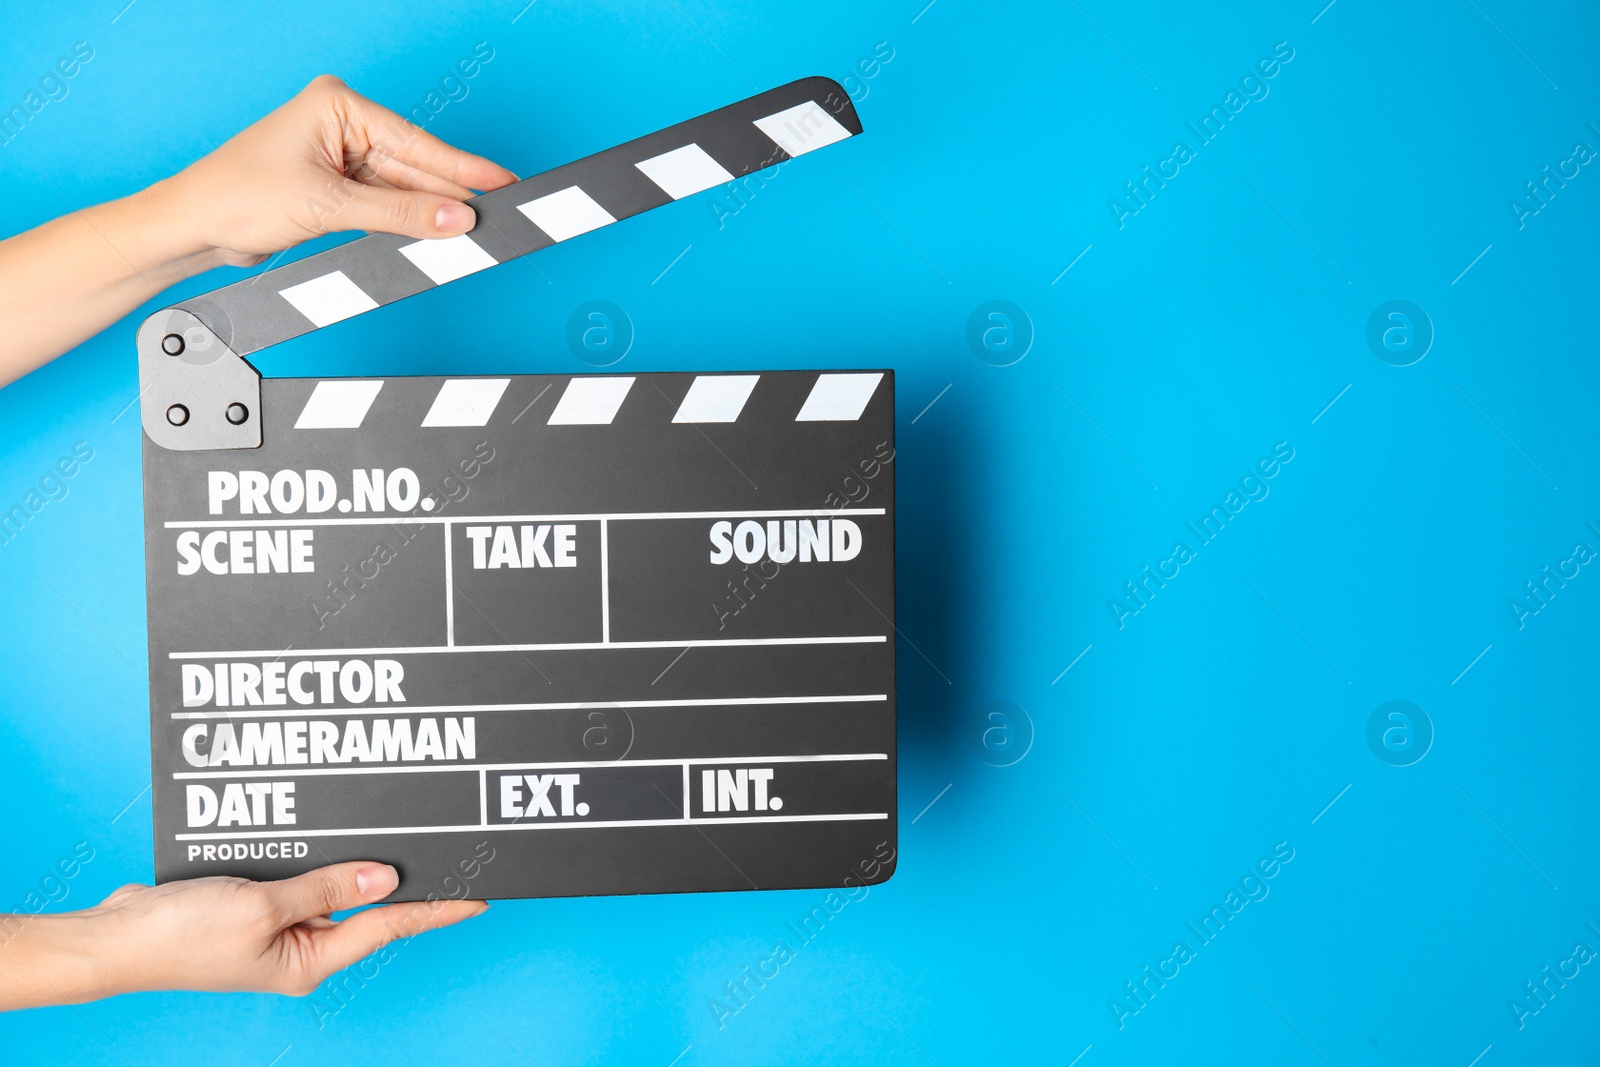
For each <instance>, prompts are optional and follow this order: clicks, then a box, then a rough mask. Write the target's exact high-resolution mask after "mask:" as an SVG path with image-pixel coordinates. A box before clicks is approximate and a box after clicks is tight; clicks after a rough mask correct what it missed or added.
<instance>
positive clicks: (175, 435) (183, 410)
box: [138, 308, 261, 452]
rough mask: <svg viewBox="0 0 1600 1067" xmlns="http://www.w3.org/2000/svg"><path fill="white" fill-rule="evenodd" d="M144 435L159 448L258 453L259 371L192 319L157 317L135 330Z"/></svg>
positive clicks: (183, 314) (169, 312)
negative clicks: (137, 334)
mask: <svg viewBox="0 0 1600 1067" xmlns="http://www.w3.org/2000/svg"><path fill="white" fill-rule="evenodd" d="M138 348H139V397H140V404H139V407H140V412H141V415H142V418H143V422H144V432H145V433H146V434H147V435H149V437H150V440H152V441H154V442H155V443H156V444H158V445H160V446H161V447H162V448H167V449H171V450H172V451H174V452H199V451H203V450H207V449H221V448H260V447H261V373H260V372H259V371H257V370H256V369H255V368H254V367H252V366H251V365H250V364H249V363H247V362H246V361H245V359H244V357H243V356H240V355H238V354H236V353H235V352H234V351H233V349H231V348H229V347H228V346H227V345H226V344H224V343H223V342H222V340H221V339H220V338H218V337H217V335H216V334H215V333H214V332H213V331H212V329H211V327H209V326H207V325H206V324H205V323H203V322H201V321H200V320H199V319H198V318H196V317H195V316H194V315H193V314H191V313H190V312H187V311H183V310H181V309H179V308H167V309H166V310H165V311H158V312H156V313H155V314H154V315H151V316H150V317H149V318H148V319H146V320H145V321H144V325H142V326H140V327H139V339H138Z"/></svg>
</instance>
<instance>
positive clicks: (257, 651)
mask: <svg viewBox="0 0 1600 1067" xmlns="http://www.w3.org/2000/svg"><path fill="white" fill-rule="evenodd" d="M885 640H886V639H885V637H884V635H883V634H876V635H874V634H863V635H861V636H859V637H725V638H723V639H722V640H720V641H717V640H711V641H569V642H566V643H564V644H553V645H418V646H415V647H413V648H308V649H305V650H303V651H304V652H305V654H306V655H318V656H399V655H406V656H424V655H433V654H435V653H440V652H573V651H578V650H582V649H591V648H683V647H685V646H687V647H689V648H713V647H715V646H717V645H741V646H742V645H863V644H866V645H870V644H882V643H883V642H884V641H885ZM282 656H283V649H281V648H270V649H269V648H250V649H243V650H240V651H229V650H228V649H214V650H211V651H207V652H168V653H167V658H168V659H241V658H243V659H256V658H261V657H266V658H269V659H274V660H276V659H279V658H281V657H282Z"/></svg>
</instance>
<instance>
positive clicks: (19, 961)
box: [0, 912, 117, 1011]
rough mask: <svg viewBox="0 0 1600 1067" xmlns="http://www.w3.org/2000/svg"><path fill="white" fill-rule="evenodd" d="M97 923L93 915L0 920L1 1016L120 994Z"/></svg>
mask: <svg viewBox="0 0 1600 1067" xmlns="http://www.w3.org/2000/svg"><path fill="white" fill-rule="evenodd" d="M97 922H98V919H97V918H96V916H95V914H94V913H93V912H88V913H76V914H67V915H6V916H0V1011H11V1010H14V1009H16V1008H37V1007H43V1006H46V1005H55V1004H81V1003H83V1002H85V1001H89V1000H94V999H96V998H99V997H104V996H109V995H110V994H112V993H114V992H117V990H116V989H115V988H113V986H114V984H115V983H114V982H113V981H112V979H111V976H110V975H109V974H108V973H107V967H108V966H109V963H108V961H109V960H110V959H112V958H114V954H111V953H107V952H106V946H104V945H103V944H102V943H101V942H102V931H101V930H100V929H99V927H98V926H97Z"/></svg>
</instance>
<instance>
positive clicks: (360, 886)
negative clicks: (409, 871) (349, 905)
mask: <svg viewBox="0 0 1600 1067" xmlns="http://www.w3.org/2000/svg"><path fill="white" fill-rule="evenodd" d="M399 884H400V872H398V871H396V870H395V869H394V868H393V867H390V866H388V865H387V864H385V865H383V866H378V867H363V868H361V869H360V870H359V871H357V872H356V892H358V893H360V894H361V896H362V898H363V899H366V898H369V897H370V898H371V899H373V900H380V899H382V898H383V897H386V896H388V895H389V894H390V893H393V892H394V891H395V888H396V887H397V886H399Z"/></svg>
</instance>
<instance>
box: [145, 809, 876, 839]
mask: <svg viewBox="0 0 1600 1067" xmlns="http://www.w3.org/2000/svg"><path fill="white" fill-rule="evenodd" d="M888 817H889V815H888V813H887V812H882V811H874V812H860V813H857V812H842V813H839V814H836V815H754V816H752V815H745V816H712V817H708V818H698V817H697V818H694V819H690V820H689V821H687V822H685V821H684V820H683V819H681V818H676V819H613V820H611V821H610V822H545V823H538V822H532V823H530V822H518V823H498V824H495V823H491V824H490V825H488V826H480V825H479V824H478V823H471V824H470V825H466V826H358V827H353V828H351V829H349V830H253V831H247V832H245V833H238V834H227V833H216V834H174V835H173V838H172V839H173V840H174V841H237V840H239V839H241V838H250V839H255V838H263V837H355V836H359V835H365V834H476V833H482V832H483V831H485V830H567V829H602V828H605V827H608V826H701V825H705V824H713V825H724V824H728V823H752V822H860V821H864V820H869V819H870V820H876V819H887V818H888Z"/></svg>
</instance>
